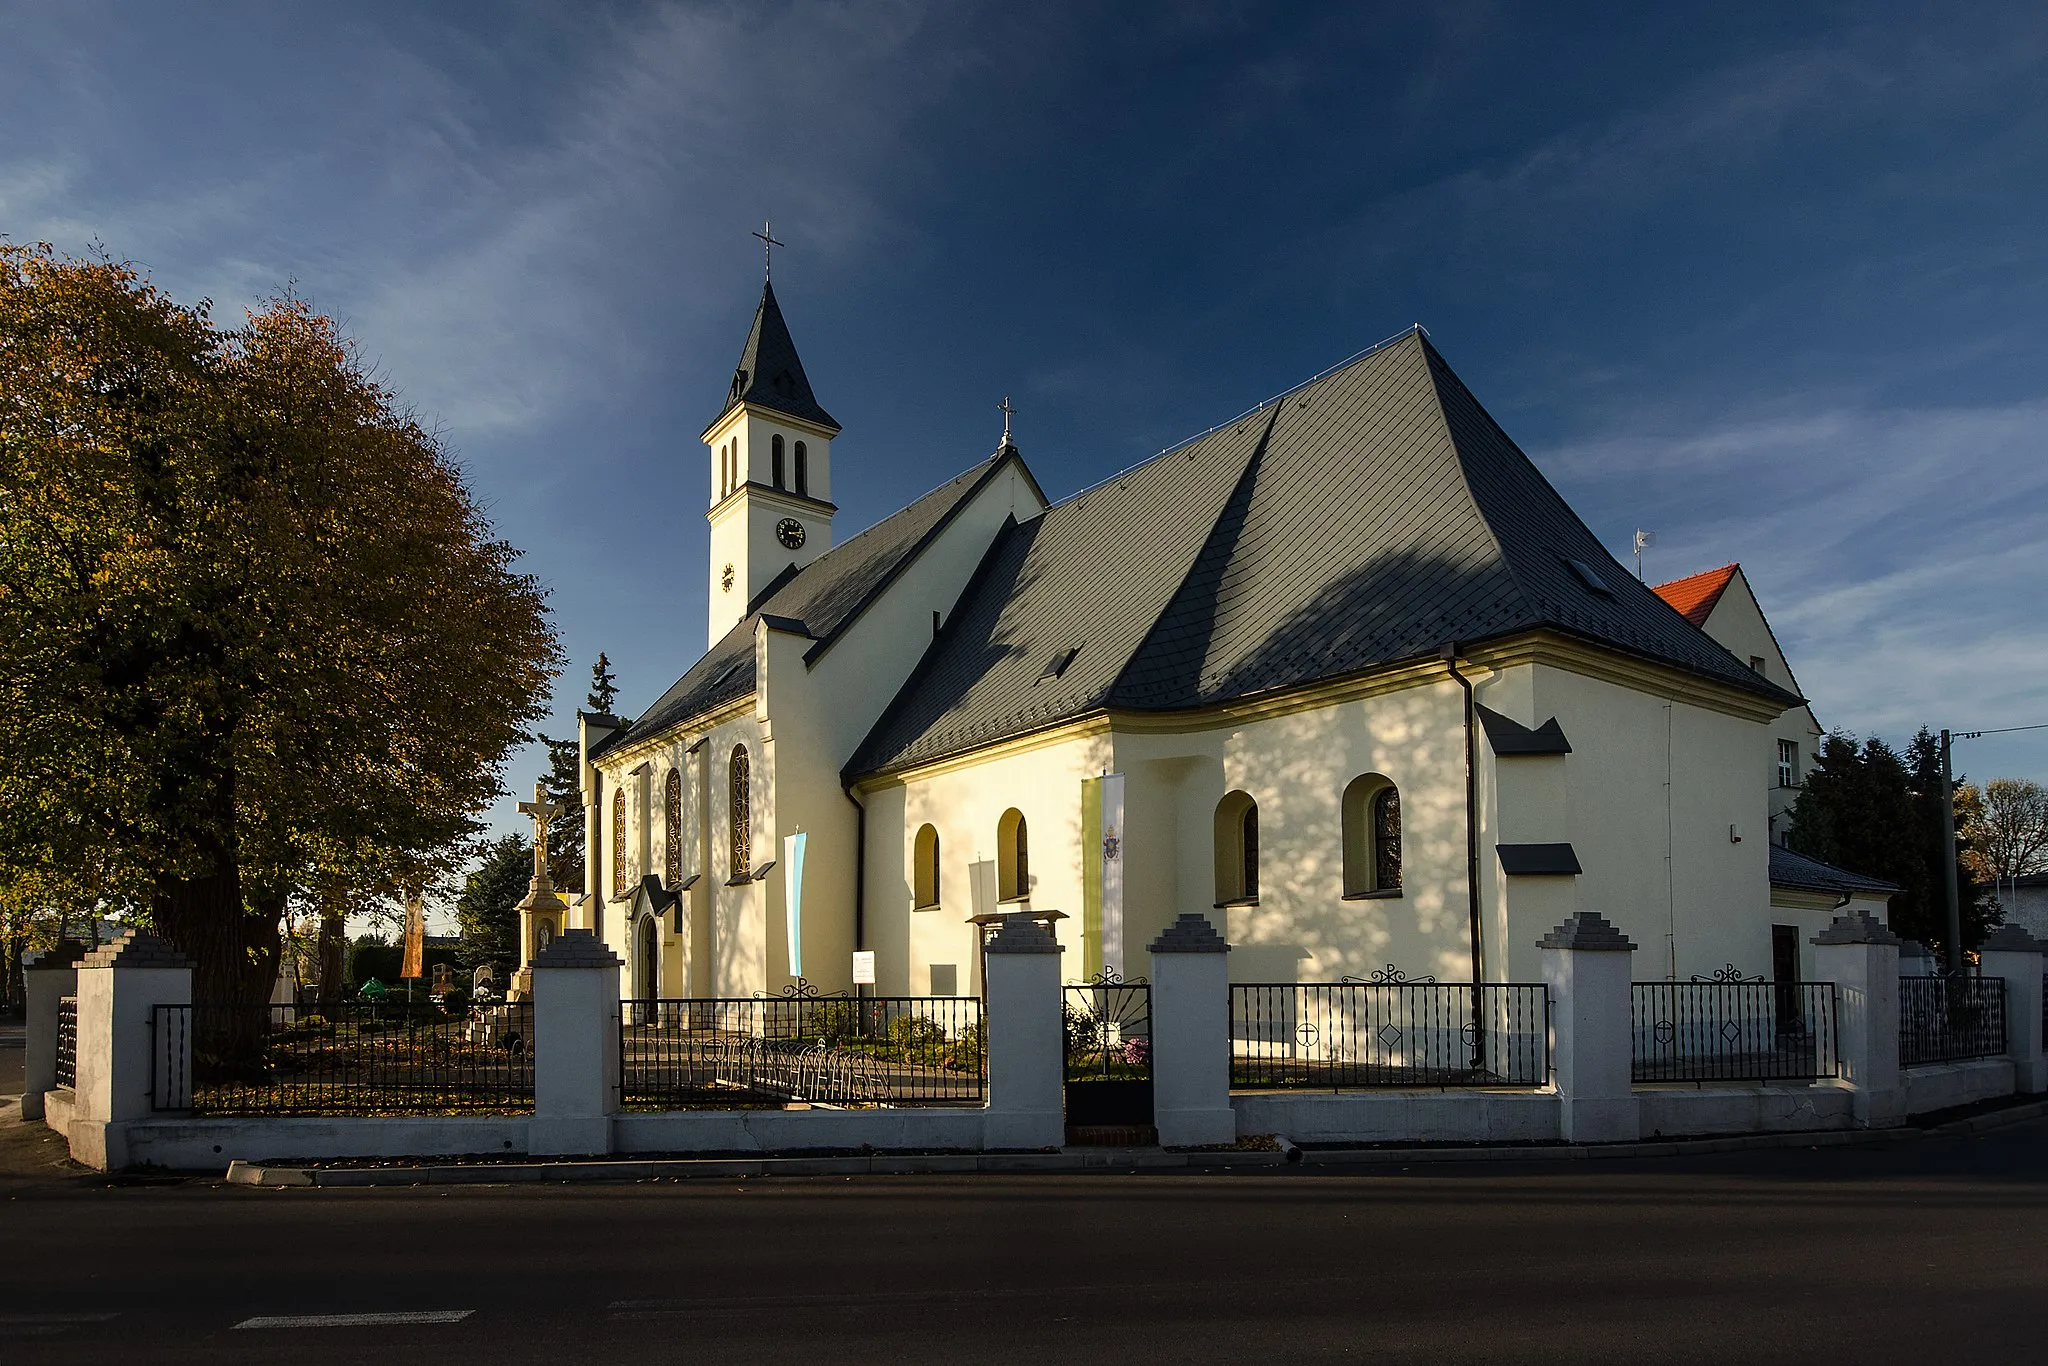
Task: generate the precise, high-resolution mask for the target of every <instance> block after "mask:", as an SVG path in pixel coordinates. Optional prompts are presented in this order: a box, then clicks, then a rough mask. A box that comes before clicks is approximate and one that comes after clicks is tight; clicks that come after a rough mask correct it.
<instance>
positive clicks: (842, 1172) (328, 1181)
mask: <svg viewBox="0 0 2048 1366" xmlns="http://www.w3.org/2000/svg"><path fill="white" fill-rule="evenodd" d="M2043 1116H2048V1100H2038V1101H2033V1102H2030V1103H2028V1104H2025V1105H2015V1106H2011V1107H2009V1108H2007V1109H2003V1110H1996V1111H1992V1112H1991V1113H1988V1114H1981V1115H1971V1116H1968V1117H1966V1118H1963V1119H1959V1120H1952V1121H1950V1122H1949V1123H1947V1124H1941V1125H1937V1126H1935V1127H1934V1128H1931V1129H1918V1128H1911V1127H1900V1128H1893V1129H1827V1130H1820V1131H1816V1132H1811V1133H1782V1134H1731V1135H1728V1136H1726V1137H1721V1138H1670V1139H1651V1140H1647V1141H1644V1142H1637V1143H1597V1144H1552V1145H1537V1144H1520V1145H1513V1144H1502V1145H1498V1146H1494V1147H1485V1148H1443V1147H1438V1148H1306V1149H1301V1150H1299V1151H1300V1156H1299V1158H1298V1159H1292V1160H1293V1161H1295V1162H1298V1164H1299V1165H1300V1166H1302V1167H1304V1168H1308V1167H1323V1168H1349V1167H1389V1166H1415V1165H1421V1164H1427V1163H1461V1162H1556V1161H1596V1160H1611V1159H1629V1158H1638V1159H1640V1158H1660V1157H1699V1156H1704V1155H1707V1154H1712V1153H1739V1152H1755V1151H1759V1150H1765V1149H1771V1148H1842V1147H1858V1146H1865V1145H1870V1144H1881V1143H1896V1142H1900V1141H1913V1140H1917V1139H1924V1138H1934V1137H1939V1136H1942V1135H1953V1134H1965V1133H1983V1132H1985V1131H1987V1130H1992V1129H2001V1128H2004V1127H2006V1126H2007V1125H2011V1124H2022V1123H2025V1122H2027V1121H2028V1120H2033V1119H2040V1118H2042V1117H2043ZM1290 1159H1291V1155H1290V1154H1286V1153H1280V1152H1259V1151H1236V1150H1222V1151H1215V1152H1206V1151H1192V1152H1171V1151H1167V1150H1165V1149H1160V1148H1064V1149H1061V1150H1059V1151H1058V1152H1042V1153H876V1154H873V1155H856V1156H845V1157H737V1158H731V1157H713V1158H690V1157H681V1158H588V1159H583V1160H578V1161H566V1162H500V1163H481V1162H480V1163H443V1164H439V1165H433V1166H418V1167H305V1166H290V1165H284V1164H276V1163H255V1162H235V1163H232V1164H230V1165H229V1167H228V1171H227V1178H226V1180H227V1183H228V1184H229V1185H233V1186H260V1187H267V1188H272V1189H278V1188H287V1187H319V1188H340V1187H363V1186H476V1185H511V1184H531V1183H544V1182H572V1181H575V1182H583V1181H612V1182H624V1181H662V1180H682V1179H686V1178H711V1179H724V1180H733V1179H739V1178H749V1177H767V1176H937V1175H957V1174H965V1173H970V1172H1007V1173H1019V1172H1024V1173H1028V1172H1048V1173H1068V1174H1072V1173H1077V1172H1099V1173H1109V1172H1172V1171H1182V1172H1216V1171H1244V1170H1267V1171H1271V1170H1283V1169H1285V1168H1286V1167H1287V1166H1288V1165H1290Z"/></svg>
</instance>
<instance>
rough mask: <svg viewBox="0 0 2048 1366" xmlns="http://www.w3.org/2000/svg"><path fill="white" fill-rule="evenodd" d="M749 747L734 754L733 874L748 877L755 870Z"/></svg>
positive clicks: (735, 751) (739, 749)
mask: <svg viewBox="0 0 2048 1366" xmlns="http://www.w3.org/2000/svg"><path fill="white" fill-rule="evenodd" d="M747 783H748V777H747V747H746V746H745V745H735V746H733V751H732V875H733V877H735V878H743V877H745V876H747V874H749V873H750V872H752V871H753V868H754V855H753V848H754V801H753V794H752V793H751V792H749V791H748V787H747Z"/></svg>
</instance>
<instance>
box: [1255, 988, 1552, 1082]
mask: <svg viewBox="0 0 2048 1366" xmlns="http://www.w3.org/2000/svg"><path fill="white" fill-rule="evenodd" d="M1230 1041H1231V1044H1230V1052H1231V1057H1230V1084H1231V1085H1232V1086H1234V1087H1243V1088H1268V1087H1290V1088H1298V1089H1309V1090H1324V1089H1327V1090H1335V1089H1338V1088H1340V1087H1347V1086H1542V1085H1544V1084H1545V1083H1546V1082H1548V1081H1549V1080H1550V993H1549V992H1548V991H1547V990H1546V989H1545V988H1544V986H1543V985H1542V984H1541V983H1516V982H1507V983H1501V982H1484V983H1478V984H1474V983H1470V982H1441V983H1440V982H1426V981H1407V980H1394V974H1383V975H1382V978H1381V980H1378V981H1362V982H1361V981H1354V980H1350V979H1346V980H1344V981H1341V982H1328V983H1287V982H1274V983H1263V982H1261V983H1240V984H1235V985H1233V986H1232V987H1231V988H1230Z"/></svg>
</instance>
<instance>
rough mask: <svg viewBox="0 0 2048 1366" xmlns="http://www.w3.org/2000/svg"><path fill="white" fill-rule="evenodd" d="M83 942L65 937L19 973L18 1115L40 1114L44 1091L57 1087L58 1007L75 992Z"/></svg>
mask: <svg viewBox="0 0 2048 1366" xmlns="http://www.w3.org/2000/svg"><path fill="white" fill-rule="evenodd" d="M83 957H85V945H83V944H80V943H77V942H75V941H73V940H69V939H67V940H65V941H64V942H63V943H61V944H59V945H57V947H56V948H54V949H51V950H50V951H49V952H48V953H46V954H44V955H42V956H41V957H40V958H38V959H36V965H35V966H34V967H32V968H30V969H28V970H27V971H26V972H24V973H22V978H23V980H24V981H25V982H26V984H27V987H26V991H25V992H24V994H25V995H26V996H27V997H28V1020H27V1026H28V1027H27V1035H28V1037H27V1039H26V1043H27V1045H28V1047H27V1051H26V1054H25V1055H24V1057H23V1058H22V1082H23V1086H22V1093H21V1117H22V1118H23V1119H41V1118H42V1117H43V1093H44V1092H46V1091H53V1090H55V1089H56V1086H57V1007H58V1006H59V1005H60V1004H61V1003H62V1002H63V1000H64V998H65V997H66V996H72V995H75V994H77V991H78V960H79V959H81V958H83Z"/></svg>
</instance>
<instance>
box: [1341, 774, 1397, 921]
mask: <svg viewBox="0 0 2048 1366" xmlns="http://www.w3.org/2000/svg"><path fill="white" fill-rule="evenodd" d="M1343 817H1344V895H1346V896H1367V895H1370V894H1372V893H1375V892H1398V891H1399V890H1401V792H1400V789H1399V788H1397V787H1395V786H1394V785H1393V784H1392V783H1390V782H1388V781H1387V780H1386V779H1385V778H1384V777H1382V776H1380V775H1379V774H1377V773H1366V774H1362V775H1360V776H1359V777H1356V778H1353V779H1352V780H1351V784H1350V786H1348V787H1346V788H1345V789H1344V810H1343Z"/></svg>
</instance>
